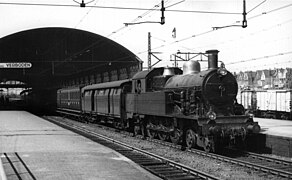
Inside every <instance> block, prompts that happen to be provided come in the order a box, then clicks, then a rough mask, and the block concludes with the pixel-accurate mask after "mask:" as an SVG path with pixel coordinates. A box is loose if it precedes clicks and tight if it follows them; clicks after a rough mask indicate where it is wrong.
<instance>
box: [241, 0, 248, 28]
mask: <svg viewBox="0 0 292 180" xmlns="http://www.w3.org/2000/svg"><path fill="white" fill-rule="evenodd" d="M246 14H247V13H246V4H245V0H243V13H242V15H243V20H242V28H246V27H247V20H246Z"/></svg>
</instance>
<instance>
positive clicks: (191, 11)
mask: <svg viewBox="0 0 292 180" xmlns="http://www.w3.org/2000/svg"><path fill="white" fill-rule="evenodd" d="M0 5H17V6H53V7H78V8H80V6H78V5H73V4H40V3H5V2H0ZM86 7H89V8H99V9H115V10H135V11H149V10H152V9H149V8H138V7H133V8H130V7H118V6H86ZM155 11H160V9H155ZM165 11H168V12H179V13H203V14H227V15H228V14H241V13H235V12H219V11H193V10H174V9H172V10H167V9H166V10H165Z"/></svg>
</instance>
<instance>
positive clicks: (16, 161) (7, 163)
mask: <svg viewBox="0 0 292 180" xmlns="http://www.w3.org/2000/svg"><path fill="white" fill-rule="evenodd" d="M1 160H2V163H3V166H4V168H5V169H6V177H7V179H19V180H22V179H25V180H36V178H35V176H34V174H33V173H32V172H31V171H30V169H29V168H28V167H27V165H26V163H25V162H24V161H23V160H22V158H21V157H20V156H19V154H18V153H17V152H14V153H3V155H2V156H1ZM0 179H1V177H0Z"/></svg>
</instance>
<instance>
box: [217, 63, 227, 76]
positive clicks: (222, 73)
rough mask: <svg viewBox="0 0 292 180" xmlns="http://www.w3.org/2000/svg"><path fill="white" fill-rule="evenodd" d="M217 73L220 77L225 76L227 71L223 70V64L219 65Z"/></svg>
mask: <svg viewBox="0 0 292 180" xmlns="http://www.w3.org/2000/svg"><path fill="white" fill-rule="evenodd" d="M217 73H218V74H220V75H221V76H225V75H226V74H227V70H226V68H225V65H224V63H221V66H220V67H219V69H218V71H217Z"/></svg>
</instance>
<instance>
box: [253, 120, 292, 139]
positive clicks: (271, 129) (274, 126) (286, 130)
mask: <svg viewBox="0 0 292 180" xmlns="http://www.w3.org/2000/svg"><path fill="white" fill-rule="evenodd" d="M254 121H255V122H258V123H259V125H260V126H261V133H262V134H267V135H273V136H281V137H287V138H292V121H289V120H281V119H265V118H254Z"/></svg>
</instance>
